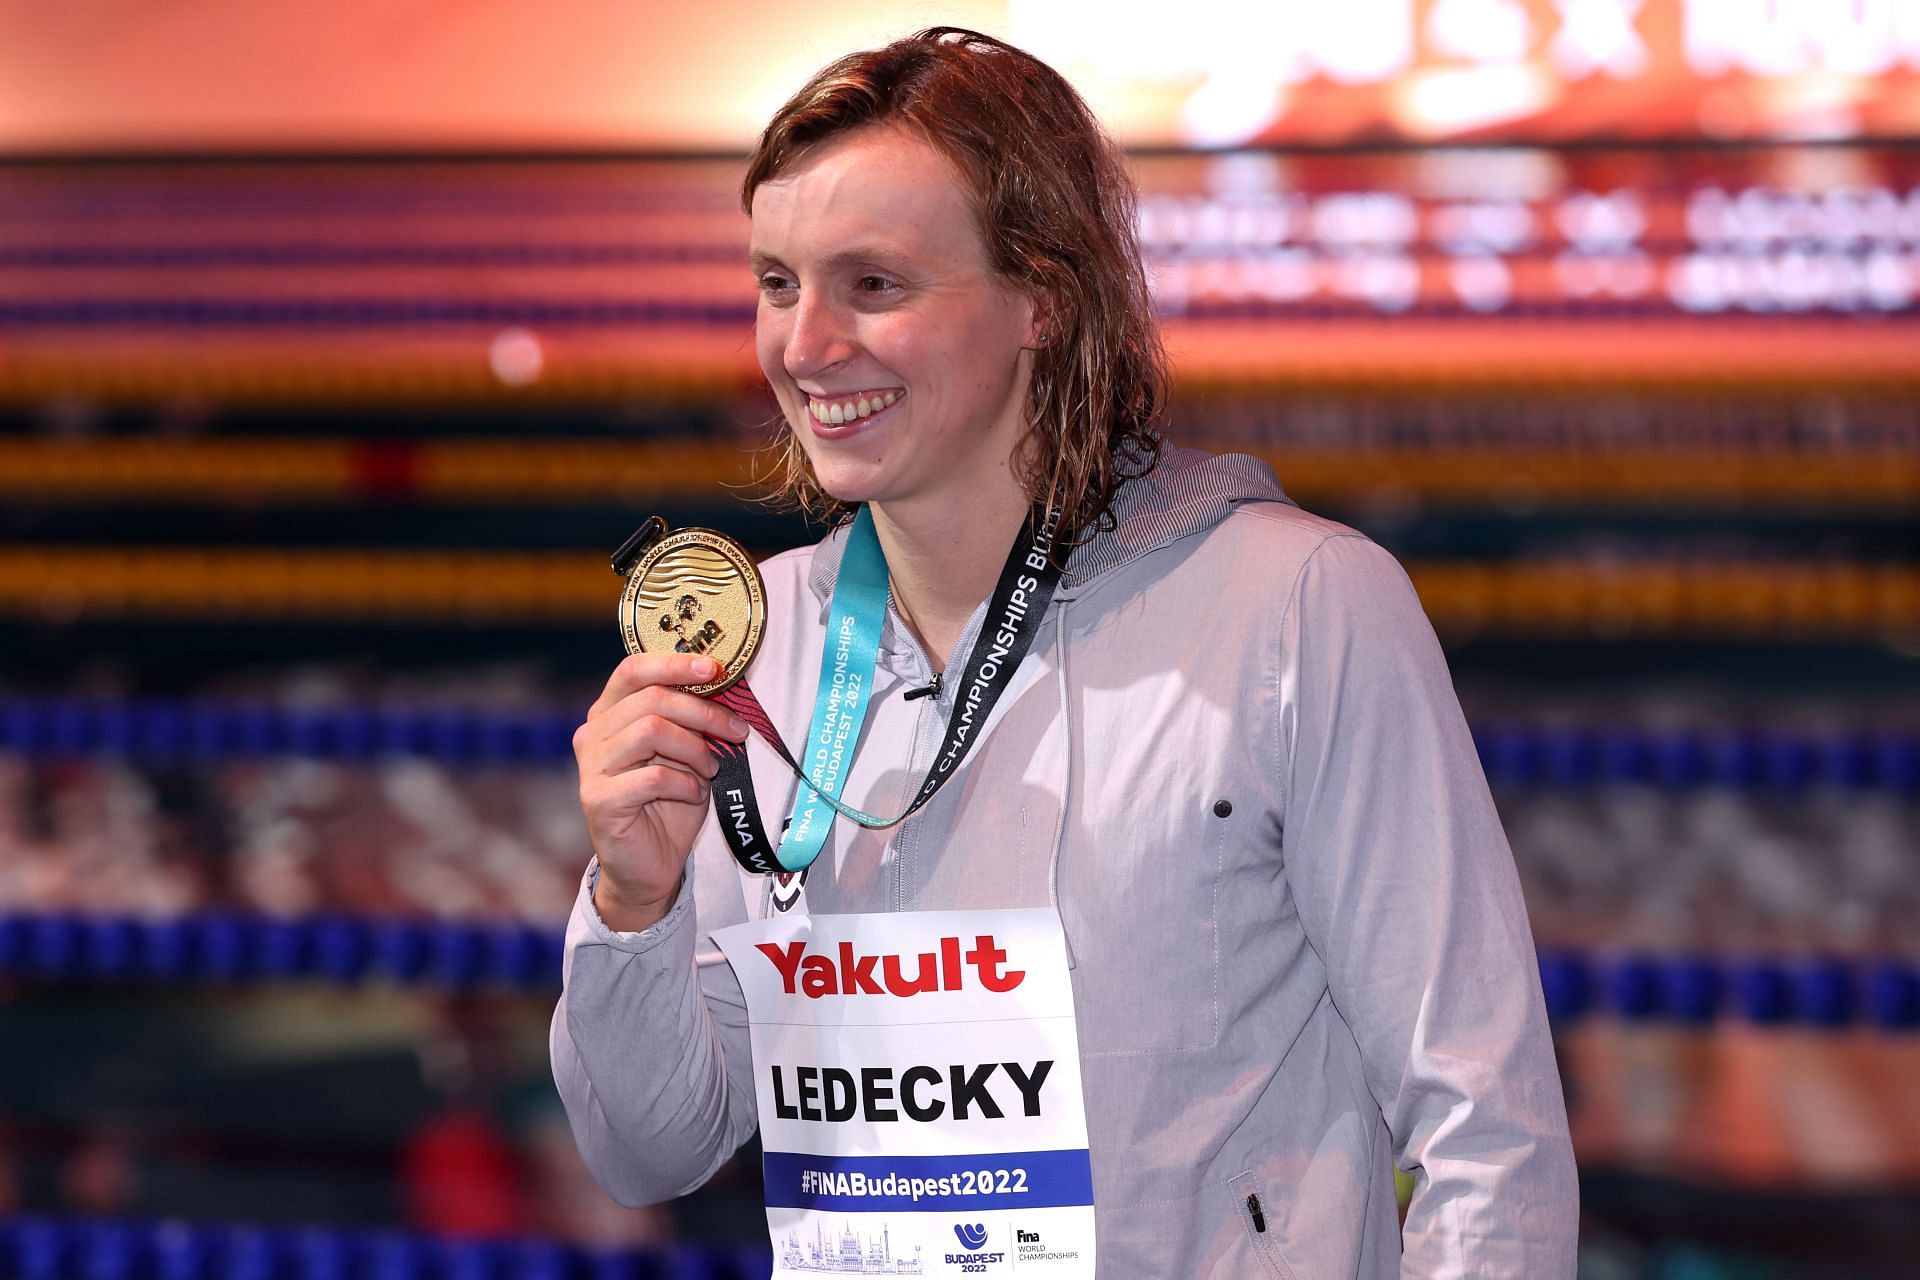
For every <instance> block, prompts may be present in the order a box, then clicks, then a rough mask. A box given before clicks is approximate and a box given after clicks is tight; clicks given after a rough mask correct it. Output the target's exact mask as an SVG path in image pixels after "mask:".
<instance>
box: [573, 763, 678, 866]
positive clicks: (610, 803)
mask: <svg viewBox="0 0 1920 1280" xmlns="http://www.w3.org/2000/svg"><path fill="white" fill-rule="evenodd" d="M580 800H581V804H582V807H583V808H584V809H585V810H586V812H587V814H588V815H589V819H590V820H591V816H592V815H594V814H596V813H606V814H619V813H635V812H637V811H639V810H640V809H641V808H642V807H644V806H646V805H649V804H652V803H653V802H654V801H656V800H676V801H679V802H680V803H682V804H697V805H704V804H706V802H707V780H706V779H705V778H703V777H700V776H699V775H697V774H693V773H689V772H687V771H686V770H685V769H682V768H679V767H678V766H676V765H670V764H650V765H646V766H643V767H642V768H638V769H629V770H627V771H626V772H624V773H616V774H611V775H601V776H598V777H595V778H593V779H591V780H582V782H581V784H580ZM682 852H684V851H682Z"/></svg>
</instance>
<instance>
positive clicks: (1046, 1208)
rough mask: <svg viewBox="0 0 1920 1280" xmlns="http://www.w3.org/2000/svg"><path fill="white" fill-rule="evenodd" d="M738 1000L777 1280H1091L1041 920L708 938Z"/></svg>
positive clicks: (871, 923)
mask: <svg viewBox="0 0 1920 1280" xmlns="http://www.w3.org/2000/svg"><path fill="white" fill-rule="evenodd" d="M714 940H715V941H716V942H718V943H719V944H720V948H721V950H723V951H724V952H725V953H726V957H727V960H728V962H729V963H730V964H731V965H732V966H733V970H734V972H735V973H736V974H737V975H738V976H739V979H740V986H741V988H742V990H743V991H744V992H745V993H746V997H747V1017H748V1022H749V1030H750V1033H751V1037H752V1043H753V1070H754V1087H755V1094H756V1095H757V1098H758V1104H759V1113H760V1140H761V1145H762V1146H763V1147H764V1149H765V1152H766V1165H765V1172H766V1185H767V1193H766V1194H767V1226H768V1230H769V1231H770V1232H771V1234H772V1237H773V1259H774V1265H773V1274H774V1276H775V1277H794V1278H796V1280H807V1278H809V1277H815V1276H819V1275H823V1274H825V1275H924V1276H960V1275H969V1274H971V1275H989V1276H992V1275H1012V1274H1014V1273H1015V1272H1016V1270H1017V1272H1018V1274H1020V1275H1024V1276H1035V1277H1047V1278H1049V1280H1068V1278H1069V1277H1076V1278H1077V1277H1091V1276H1092V1275H1093V1261H1094V1253H1093V1235H1094V1219H1093V1173H1092V1165H1091V1163H1090V1161H1089V1158H1088V1154H1087V1114H1086V1106H1085V1103H1084V1101H1083V1098H1082V1094H1081V1088H1080V1053H1079V1041H1078V1036H1077V1033H1076V1029H1075V1023H1074V1016H1073V989H1072V987H1071V986H1070V985H1069V980H1068V976H1067V957H1066V942H1065V938H1064V937H1063V936H1062V934H1061V931H1060V920H1059V917H1058V916H1056V915H1055V914H1054V913H1053V912H1052V911H1050V910H1046V909H1044V908H1042V909H1033V910H1017V911H928V912H905V913H899V914H875V915H840V916H834V915H824V916H808V915H805V914H803V913H794V914H791V915H781V916H775V917H774V918H772V919H768V920H762V921H756V922H753V923H750V924H742V925H735V926H733V927H731V928H728V929H722V930H719V931H718V932H716V933H715V934H714Z"/></svg>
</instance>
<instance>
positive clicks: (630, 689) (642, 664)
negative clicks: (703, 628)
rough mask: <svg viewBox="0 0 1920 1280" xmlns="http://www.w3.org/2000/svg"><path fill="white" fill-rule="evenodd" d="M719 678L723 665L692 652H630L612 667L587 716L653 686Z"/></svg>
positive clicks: (691, 682)
mask: <svg viewBox="0 0 1920 1280" xmlns="http://www.w3.org/2000/svg"><path fill="white" fill-rule="evenodd" d="M719 678H720V664H719V663H717V662H715V661H714V660H713V659H712V658H706V657H701V656H699V655H698V654H691V653H630V654H628V655H627V656H626V657H625V658H624V659H622V660H621V662H620V665H619V666H617V667H615V668H614V669H613V674H612V675H611V676H609V677H608V679H607V687H606V688H604V689H602V690H601V691H600V697H599V698H598V700H596V701H595V702H594V704H593V706H591V707H589V708H588V709H587V717H588V719H592V718H593V717H594V716H595V715H598V714H599V713H601V712H603V711H605V710H607V709H608V708H610V707H612V706H614V705H615V704H616V703H618V702H619V701H620V700H621V699H622V698H625V697H627V696H628V695H630V694H634V693H638V692H639V691H640V690H641V689H644V688H647V687H648V686H650V685H683V684H705V683H707V682H708V681H710V680H717V679H719Z"/></svg>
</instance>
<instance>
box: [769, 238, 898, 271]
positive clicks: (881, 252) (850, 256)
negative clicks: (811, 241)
mask: <svg viewBox="0 0 1920 1280" xmlns="http://www.w3.org/2000/svg"><path fill="white" fill-rule="evenodd" d="M912 260H913V259H912V255H911V254H908V253H905V252H903V251H901V250H900V249H897V248H893V247H891V246H888V245H883V244H871V245H856V246H854V247H853V248H850V249H840V250H837V251H835V252H833V253H830V254H828V255H827V256H826V257H825V258H824V259H822V260H821V262H820V266H821V268H822V269H823V270H825V271H827V272H830V273H831V272H839V271H848V270H853V269H856V268H859V267H865V266H870V265H872V264H874V263H888V264H895V263H905V262H911V261H912ZM747 266H748V267H749V268H750V269H751V270H752V271H754V272H755V273H756V274H757V273H759V272H762V271H765V270H767V269H768V268H769V267H782V268H784V267H785V266H786V264H785V263H783V262H782V261H780V259H779V258H777V257H775V256H774V255H773V254H770V253H766V252H763V251H760V250H755V251H754V252H752V253H749V254H748V255H747Z"/></svg>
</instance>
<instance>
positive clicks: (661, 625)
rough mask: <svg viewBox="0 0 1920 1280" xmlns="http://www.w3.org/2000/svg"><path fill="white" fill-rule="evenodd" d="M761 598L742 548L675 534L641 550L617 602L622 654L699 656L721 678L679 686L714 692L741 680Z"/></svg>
mask: <svg viewBox="0 0 1920 1280" xmlns="http://www.w3.org/2000/svg"><path fill="white" fill-rule="evenodd" d="M766 618H767V596H766V589H765V587H763V586H762V585H761V582H760V570H759V568H758V567H756V566H755V565H754V563H753V561H752V560H751V559H749V558H748V556H747V553H746V549H745V548H743V547H742V546H741V545H740V544H739V543H737V542H735V541H734V540H733V539H732V538H729V537H727V536H726V535H725V534H722V533H715V532H714V531H713V530H711V529H681V530H679V531H677V532H675V533H670V534H668V535H667V536H666V537H664V538H662V539H660V541H658V542H656V543H654V544H653V545H652V546H651V547H649V548H647V552H646V554H645V555H644V556H642V557H641V558H640V562H639V563H638V564H636V565H635V566H634V567H633V571H632V572H631V573H630V574H628V575H627V589H626V591H625V592H623V593H622V594H621V596H620V616H619V620H620V635H621V638H622V639H624V640H625V641H626V642H627V652H628V653H698V654H704V655H706V656H707V657H709V658H712V659H713V660H714V661H715V662H718V663H719V664H720V667H721V672H720V678H719V679H718V680H715V681H714V682H713V683H711V684H694V685H687V686H685V688H686V690H687V692H689V693H698V694H710V693H718V692H720V690H722V689H724V688H726V687H727V686H728V685H730V684H732V683H733V682H734V681H736V680H738V679H739V678H740V677H741V676H743V675H745V674H746V670H747V664H748V663H750V662H752V661H753V655H754V651H755V650H756V649H758V648H759V647H760V631H761V628H762V627H764V626H765V625H766Z"/></svg>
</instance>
